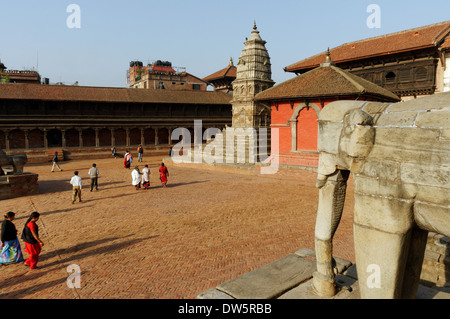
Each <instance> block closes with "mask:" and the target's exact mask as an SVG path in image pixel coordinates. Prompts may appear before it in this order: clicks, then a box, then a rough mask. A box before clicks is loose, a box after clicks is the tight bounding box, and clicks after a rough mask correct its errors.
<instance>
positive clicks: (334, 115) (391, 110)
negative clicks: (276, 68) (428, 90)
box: [312, 93, 450, 299]
mask: <svg viewBox="0 0 450 319" xmlns="http://www.w3.org/2000/svg"><path fill="white" fill-rule="evenodd" d="M318 122H319V136H318V150H319V153H320V155H319V166H318V175H317V185H316V186H317V187H318V188H319V203H318V212H317V220H316V228H315V246H316V247H315V249H316V263H317V271H316V272H315V273H314V276H313V281H312V288H313V290H314V291H315V292H316V293H317V294H319V295H320V296H322V297H331V296H333V295H334V294H335V293H336V291H335V290H336V288H335V283H334V276H335V273H336V272H335V270H334V260H333V257H332V254H333V253H332V239H333V236H334V233H335V231H336V229H337V227H338V224H339V221H340V218H341V215H342V209H343V205H344V202H345V193H346V185H347V180H348V178H349V174H350V173H351V174H352V177H353V182H354V190H355V206H354V222H353V232H354V234H353V235H354V244H355V260H356V268H357V273H358V283H359V288H360V294H361V298H377V299H378V298H380V299H388V298H415V296H416V293H417V289H418V285H419V280H420V272H421V267H422V263H423V258H424V252H425V247H426V240H427V235H428V231H432V232H436V233H439V234H443V235H445V236H450V209H449V207H450V206H449V205H450V93H438V94H435V95H432V96H428V97H422V98H419V99H414V100H410V101H406V102H398V103H394V104H391V103H380V102H362V101H337V102H333V103H330V104H328V105H327V106H326V107H324V109H323V110H322V111H321V113H320V114H319V120H318Z"/></svg>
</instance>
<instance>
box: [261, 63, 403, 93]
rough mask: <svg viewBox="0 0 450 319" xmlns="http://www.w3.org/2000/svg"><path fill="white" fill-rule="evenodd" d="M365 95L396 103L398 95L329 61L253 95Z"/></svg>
mask: <svg viewBox="0 0 450 319" xmlns="http://www.w3.org/2000/svg"><path fill="white" fill-rule="evenodd" d="M348 96H353V97H355V98H357V97H368V98H375V99H377V100H380V101H383V102H390V101H392V102H398V101H400V98H399V97H398V96H397V95H395V94H394V93H392V92H391V91H389V90H386V89H384V88H382V87H380V86H378V85H376V84H374V83H372V82H370V81H367V80H365V79H363V78H361V77H359V76H357V75H354V74H352V73H350V72H347V71H345V70H342V69H340V68H338V67H336V66H335V65H333V64H332V63H323V64H322V65H321V66H320V67H318V68H315V69H313V70H311V71H308V72H306V73H304V74H301V75H298V76H296V77H294V78H292V79H290V80H287V81H285V82H283V83H280V84H278V85H275V86H273V87H272V88H270V89H267V90H265V91H263V92H261V93H259V94H257V95H256V97H255V99H256V100H259V101H262V100H266V101H267V100H272V101H274V100H287V99H297V98H299V99H312V98H339V97H348Z"/></svg>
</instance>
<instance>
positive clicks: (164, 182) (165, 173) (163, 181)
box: [159, 163, 169, 187]
mask: <svg viewBox="0 0 450 319" xmlns="http://www.w3.org/2000/svg"><path fill="white" fill-rule="evenodd" d="M168 176H169V170H168V169H167V167H166V166H164V163H161V167H160V168H159V179H160V180H161V184H162V186H163V187H166V185H167V177H168Z"/></svg>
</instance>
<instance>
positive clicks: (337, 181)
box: [313, 170, 349, 297]
mask: <svg viewBox="0 0 450 319" xmlns="http://www.w3.org/2000/svg"><path fill="white" fill-rule="evenodd" d="M348 176H349V171H342V170H337V171H336V172H335V173H334V174H332V175H329V176H326V178H324V176H319V178H318V180H317V186H318V187H319V186H321V187H320V190H319V207H318V210H317V220H316V228H315V250H316V265H317V271H316V272H315V273H314V279H313V289H314V291H315V292H316V293H317V294H318V295H320V296H322V297H332V296H334V294H335V285H334V276H335V271H334V266H335V264H334V259H333V244H332V241H333V236H334V233H335V232H336V229H337V227H338V225H339V222H340V220H341V216H342V211H343V208H344V203H345V193H346V190H347V180H348Z"/></svg>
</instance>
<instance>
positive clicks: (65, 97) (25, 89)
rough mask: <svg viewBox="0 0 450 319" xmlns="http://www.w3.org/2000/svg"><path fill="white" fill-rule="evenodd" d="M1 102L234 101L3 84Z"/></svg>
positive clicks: (194, 94) (218, 95) (205, 94)
mask: <svg viewBox="0 0 450 319" xmlns="http://www.w3.org/2000/svg"><path fill="white" fill-rule="evenodd" d="M1 99H19V100H47V101H93V102H128V103H175V104H178V103H179V104H230V100H231V97H230V95H228V94H225V93H222V92H213V91H175V90H151V89H132V88H108V87H89V86H65V85H41V84H16V83H15V84H11V83H7V84H0V100H1Z"/></svg>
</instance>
